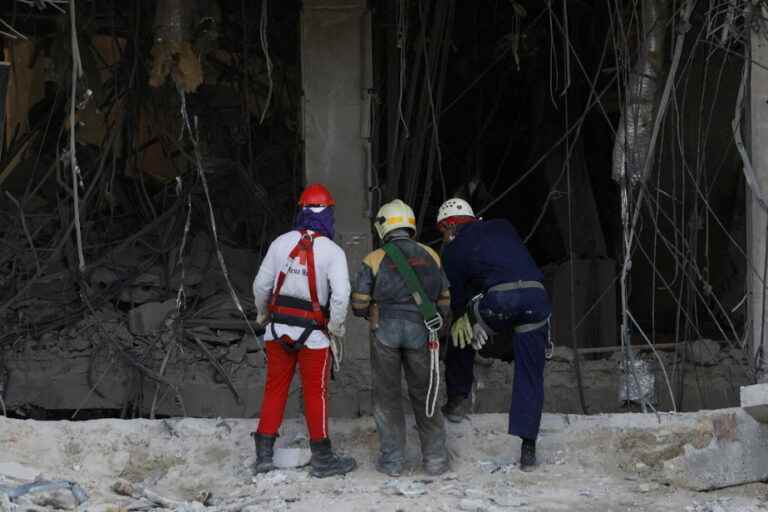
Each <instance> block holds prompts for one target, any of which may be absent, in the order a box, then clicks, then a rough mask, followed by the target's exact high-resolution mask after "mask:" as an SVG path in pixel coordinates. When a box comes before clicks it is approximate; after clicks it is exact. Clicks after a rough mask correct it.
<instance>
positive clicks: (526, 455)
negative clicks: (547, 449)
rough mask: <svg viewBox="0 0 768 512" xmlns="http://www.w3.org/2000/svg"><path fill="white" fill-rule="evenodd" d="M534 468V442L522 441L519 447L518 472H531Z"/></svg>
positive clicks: (532, 440) (533, 440)
mask: <svg viewBox="0 0 768 512" xmlns="http://www.w3.org/2000/svg"><path fill="white" fill-rule="evenodd" d="M535 466H536V440H535V439H523V444H522V446H521V447H520V470H521V471H533V468H534V467H535Z"/></svg>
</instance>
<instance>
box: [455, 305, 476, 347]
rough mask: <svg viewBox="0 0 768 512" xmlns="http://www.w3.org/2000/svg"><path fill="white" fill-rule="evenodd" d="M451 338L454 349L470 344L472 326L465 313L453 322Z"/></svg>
mask: <svg viewBox="0 0 768 512" xmlns="http://www.w3.org/2000/svg"><path fill="white" fill-rule="evenodd" d="M451 337H452V338H453V346H454V347H459V348H464V347H466V346H468V345H470V344H471V343H472V337H473V332H472V324H470V323H469V316H467V314H466V313H464V315H462V316H461V317H460V318H459V319H458V320H456V321H455V322H453V325H452V326H451Z"/></svg>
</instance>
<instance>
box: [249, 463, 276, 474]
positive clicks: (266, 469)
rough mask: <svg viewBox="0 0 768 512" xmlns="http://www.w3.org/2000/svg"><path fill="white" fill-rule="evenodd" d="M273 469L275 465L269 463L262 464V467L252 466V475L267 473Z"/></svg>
mask: <svg viewBox="0 0 768 512" xmlns="http://www.w3.org/2000/svg"><path fill="white" fill-rule="evenodd" d="M274 469H275V466H274V465H273V464H270V465H269V466H263V467H260V468H259V467H256V466H253V467H252V470H253V474H254V475H263V474H264V473H269V472H270V471H273V470H274Z"/></svg>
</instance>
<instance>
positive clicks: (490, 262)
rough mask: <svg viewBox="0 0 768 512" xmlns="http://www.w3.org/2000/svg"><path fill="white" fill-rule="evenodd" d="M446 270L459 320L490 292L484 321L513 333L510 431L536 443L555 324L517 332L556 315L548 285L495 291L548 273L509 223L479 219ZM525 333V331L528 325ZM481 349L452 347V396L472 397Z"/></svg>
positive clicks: (448, 368)
mask: <svg viewBox="0 0 768 512" xmlns="http://www.w3.org/2000/svg"><path fill="white" fill-rule="evenodd" d="M443 268H444V269H445V273H446V275H447V277H448V281H449V282H450V285H451V309H452V311H453V315H454V318H459V317H460V316H461V315H463V314H464V313H465V312H466V310H467V304H468V302H469V301H470V300H471V299H472V298H473V297H474V296H475V295H477V294H480V293H482V294H484V297H483V298H482V300H481V301H480V303H479V308H478V310H479V313H480V316H481V317H482V320H483V321H484V322H485V323H486V324H487V325H488V326H489V327H490V328H491V329H492V330H493V331H495V332H496V333H509V334H510V335H511V338H512V343H513V349H514V353H515V376H514V381H513V389H512V403H511V404H510V410H509V430H508V432H509V433H510V434H512V435H516V436H519V437H522V438H524V439H536V438H537V436H538V434H539V425H540V424H541V413H542V407H543V403H544V362H545V352H546V346H547V336H548V328H549V326H548V325H547V324H546V323H544V324H543V325H542V326H541V327H539V328H536V329H534V330H531V331H528V332H517V331H516V329H519V328H521V326H531V325H535V324H538V323H541V322H545V321H546V320H547V319H548V318H549V315H550V313H551V307H550V304H549V298H548V296H547V292H546V291H545V290H544V289H543V286H542V287H526V288H520V289H512V290H507V291H493V290H491V288H493V287H494V286H497V285H501V284H504V283H514V282H520V281H523V282H534V283H541V282H542V281H543V280H544V275H543V274H542V272H541V270H539V268H538V266H537V265H536V263H535V262H534V261H533V258H532V257H531V255H530V254H529V253H528V250H527V249H526V248H525V246H524V245H523V242H522V240H521V239H520V236H519V235H518V234H517V231H516V230H515V228H514V226H512V224H511V223H509V222H508V221H506V220H503V219H496V220H489V221H476V222H472V223H469V224H464V225H461V226H460V227H459V230H458V232H457V234H456V237H455V238H454V240H453V241H451V242H449V243H448V244H446V246H445V247H444V248H443ZM523 330H525V328H524V327H523ZM474 361H475V350H474V349H473V348H472V347H465V348H464V349H459V348H457V347H454V346H453V343H448V349H447V353H446V361H445V380H446V387H447V392H448V396H449V397H452V396H456V395H463V396H464V397H468V396H469V393H470V391H471V389H472V382H473V380H474V372H473V367H474Z"/></svg>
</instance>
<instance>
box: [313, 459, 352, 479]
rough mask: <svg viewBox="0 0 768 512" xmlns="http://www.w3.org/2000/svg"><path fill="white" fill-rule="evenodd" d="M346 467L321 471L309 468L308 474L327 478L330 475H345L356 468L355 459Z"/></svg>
mask: <svg viewBox="0 0 768 512" xmlns="http://www.w3.org/2000/svg"><path fill="white" fill-rule="evenodd" d="M348 467H349V469H347V467H344V468H338V469H335V470H331V471H328V472H323V471H318V470H315V469H310V470H309V474H310V476H313V477H315V478H328V477H330V476H337V475H339V476H340V475H346V474H347V473H349V472H350V471H354V470H355V469H357V461H353V462H352V464H350V465H349V466H348Z"/></svg>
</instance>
